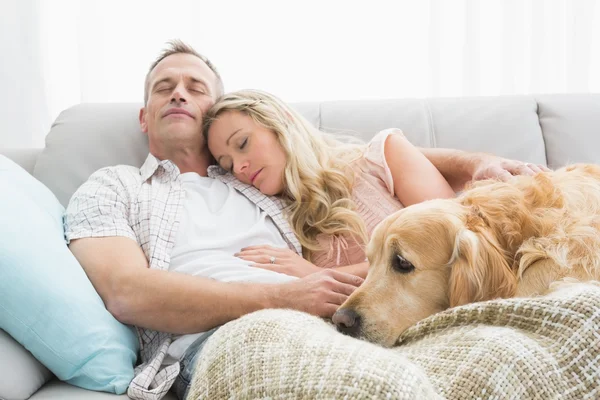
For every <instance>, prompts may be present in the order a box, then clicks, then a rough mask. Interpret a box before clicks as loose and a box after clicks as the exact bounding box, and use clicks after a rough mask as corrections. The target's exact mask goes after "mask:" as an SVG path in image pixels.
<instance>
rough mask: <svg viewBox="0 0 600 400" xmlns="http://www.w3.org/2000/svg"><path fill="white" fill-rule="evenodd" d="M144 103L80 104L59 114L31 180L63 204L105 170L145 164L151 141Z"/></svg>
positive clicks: (47, 137)
mask: <svg viewBox="0 0 600 400" xmlns="http://www.w3.org/2000/svg"><path fill="white" fill-rule="evenodd" d="M140 107H141V104H135V103H128V104H118V103H115V104H113V103H111V104H79V105H77V106H74V107H71V108H69V109H67V110H65V111H63V112H62V113H60V115H59V116H58V118H57V119H56V121H55V122H54V123H53V124H52V129H51V130H50V133H49V134H48V136H46V147H45V148H44V150H43V151H42V153H41V154H40V155H39V157H38V159H37V162H36V164H35V167H34V169H33V176H35V177H36V178H37V179H39V180H40V181H41V182H42V183H43V184H44V185H46V186H47V187H48V188H49V189H50V190H52V192H53V193H54V194H55V195H56V197H57V198H58V200H59V201H60V202H61V204H62V205H63V206H65V207H66V205H67V204H68V202H69V199H70V198H71V196H72V195H73V193H75V190H77V188H78V187H79V186H81V184H82V183H83V182H85V181H86V180H87V178H89V176H90V175H91V174H92V173H93V172H95V171H97V170H98V169H100V168H102V167H107V166H110V165H117V164H126V165H134V166H137V167H139V166H141V165H142V164H143V162H144V160H145V159H146V157H147V156H148V138H147V136H146V135H144V134H143V133H142V131H141V130H140V125H139V122H138V119H137V117H138V114H139V110H140Z"/></svg>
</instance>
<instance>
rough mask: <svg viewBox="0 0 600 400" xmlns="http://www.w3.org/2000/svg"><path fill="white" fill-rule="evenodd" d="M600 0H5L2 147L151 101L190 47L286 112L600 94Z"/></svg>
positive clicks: (0, 28)
mask: <svg viewBox="0 0 600 400" xmlns="http://www.w3.org/2000/svg"><path fill="white" fill-rule="evenodd" d="M599 2H600V0H485V1H481V0H393V1H392V0H369V1H368V2H365V1H352V0H295V1H294V0H289V1H281V0H253V1H248V0H228V1H215V0H204V1H200V0H178V1H177V2H168V1H165V0H144V1H142V0H138V1H133V0H103V1H96V0H52V1H50V0H48V1H46V0H37V1H36V0H2V4H1V10H2V12H1V13H0V54H2V61H1V62H0V88H1V90H0V147H18V146H30V145H32V144H33V145H41V144H42V143H43V138H44V135H45V134H46V132H47V131H48V129H49V126H50V121H53V120H54V119H55V118H56V116H57V115H58V114H59V112H60V111H62V110H63V109H65V108H67V107H70V106H72V105H74V104H78V103H80V102H123V101H125V102H130V101H141V99H142V92H143V79H144V75H145V73H146V71H147V68H148V66H149V65H150V63H151V62H152V60H153V59H154V58H155V57H156V55H157V54H158V53H159V51H160V50H161V49H162V47H163V46H164V43H165V42H166V41H167V40H169V39H172V38H181V39H183V40H184V41H186V42H188V43H190V44H191V45H193V46H194V47H195V48H196V49H197V50H198V51H200V52H201V53H203V54H205V55H207V56H208V57H209V58H210V59H211V60H212V61H213V62H214V63H215V64H216V65H217V67H218V68H219V70H220V72H221V74H222V76H223V79H224V82H225V88H226V90H228V91H230V90H237V89H242V88H259V89H263V90H267V91H270V92H273V93H274V94H276V95H278V96H279V97H281V98H283V99H284V100H286V101H320V100H336V99H373V98H393V97H396V98H399V97H435V96H465V95H466V96H479V95H506V94H527V93H550V92H554V93H561V92H600V74H599V73H598V71H600V4H598V3H599Z"/></svg>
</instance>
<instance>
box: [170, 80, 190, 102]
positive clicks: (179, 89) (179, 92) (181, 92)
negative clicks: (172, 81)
mask: <svg viewBox="0 0 600 400" xmlns="http://www.w3.org/2000/svg"><path fill="white" fill-rule="evenodd" d="M187 97H188V96H187V91H186V89H185V87H184V86H183V85H182V84H179V85H177V86H176V87H175V89H174V90H173V94H172V95H171V103H176V104H181V103H187Z"/></svg>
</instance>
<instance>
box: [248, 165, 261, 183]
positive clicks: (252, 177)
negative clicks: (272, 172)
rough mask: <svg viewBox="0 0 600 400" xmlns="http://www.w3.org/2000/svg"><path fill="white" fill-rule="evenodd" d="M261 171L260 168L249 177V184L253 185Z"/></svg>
mask: <svg viewBox="0 0 600 400" xmlns="http://www.w3.org/2000/svg"><path fill="white" fill-rule="evenodd" d="M261 171H262V168H261V169H259V170H258V171H256V172H255V173H254V175H252V176H251V177H250V183H254V180H256V177H257V176H258V174H260V172H261Z"/></svg>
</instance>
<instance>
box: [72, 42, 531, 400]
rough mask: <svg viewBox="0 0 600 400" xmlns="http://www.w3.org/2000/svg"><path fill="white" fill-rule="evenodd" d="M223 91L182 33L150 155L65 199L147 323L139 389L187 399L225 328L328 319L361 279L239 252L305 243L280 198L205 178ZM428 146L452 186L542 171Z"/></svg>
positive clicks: (75, 239)
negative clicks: (288, 313) (303, 273)
mask: <svg viewBox="0 0 600 400" xmlns="http://www.w3.org/2000/svg"><path fill="white" fill-rule="evenodd" d="M222 93H223V84H222V82H221V78H220V76H219V75H218V73H217V71H216V69H215V67H214V66H213V65H212V64H211V63H210V61H209V60H207V59H206V58H204V57H203V56H201V55H200V54H198V53H197V52H195V51H194V50H193V49H192V48H191V47H189V46H187V45H185V44H183V43H181V42H179V41H175V42H172V43H171V46H170V48H168V49H167V50H166V51H165V52H163V53H162V54H161V55H160V57H159V58H158V59H157V60H156V61H155V62H154V64H153V65H152V66H151V68H150V70H149V72H148V74H147V76H146V83H145V96H144V97H145V99H144V100H145V104H144V107H143V108H142V109H141V110H140V116H139V119H140V125H141V128H142V131H143V132H145V133H146V134H147V135H148V142H149V148H150V154H149V155H148V158H147V159H146V161H145V163H144V164H143V165H142V167H141V168H139V169H137V168H133V167H129V166H116V167H109V168H104V169H101V170H99V171H97V172H96V173H94V174H93V175H92V176H91V177H90V178H89V180H88V181H87V182H86V183H85V184H84V185H82V187H81V188H79V190H78V191H77V192H76V193H75V194H74V195H73V198H72V199H71V201H70V203H69V206H68V208H67V212H66V216H65V221H66V222H65V225H66V235H67V239H68V240H69V241H70V245H69V246H70V249H71V251H72V252H73V254H74V255H75V256H76V257H77V259H78V260H79V262H80V263H81V265H82V267H83V268H84V269H85V271H86V273H87V275H88V276H89V278H90V280H91V282H92V283H93V285H94V287H95V288H96V290H97V291H98V293H99V294H100V296H101V297H102V299H103V301H104V303H105V304H106V307H107V309H108V310H109V311H110V312H111V313H112V314H113V315H114V316H115V318H117V319H118V320H119V321H121V322H123V323H126V324H131V325H135V326H136V327H138V332H139V334H140V339H141V340H140V342H141V359H142V362H143V363H144V364H143V365H142V366H140V367H138V368H137V369H136V376H135V378H134V379H133V381H132V382H131V385H130V387H129V391H128V394H129V396H130V397H132V398H139V399H156V398H160V397H162V396H163V395H164V394H165V393H166V392H167V391H168V390H169V388H170V387H171V385H172V384H173V383H174V384H175V386H174V389H175V392H176V394H177V395H178V396H179V397H180V398H183V397H184V396H185V394H186V391H187V389H188V385H189V381H190V380H191V376H192V374H193V366H194V365H195V360H196V357H198V355H199V354H200V351H201V349H202V346H203V344H204V342H205V340H206V339H207V338H208V337H209V336H210V335H211V334H212V333H213V332H214V330H215V329H216V327H218V326H220V325H222V324H224V323H226V322H228V321H231V320H234V319H236V318H238V317H240V316H242V315H245V314H247V313H250V312H253V311H256V310H260V309H264V308H292V309H296V310H300V311H305V312H308V313H311V314H314V315H318V316H322V317H330V316H331V315H333V313H334V312H335V310H336V309H337V307H338V306H339V305H341V304H342V303H343V302H344V301H345V299H346V298H347V297H348V296H349V295H350V294H351V293H352V292H353V290H354V289H355V288H356V287H358V286H359V285H360V284H361V282H362V279H361V278H358V277H356V276H353V275H348V274H344V273H341V272H339V271H335V270H324V271H322V272H319V273H316V274H313V275H310V276H308V277H305V278H303V279H295V278H292V277H288V276H285V275H282V274H277V273H275V272H271V271H265V270H261V269H257V268H250V267H248V265H247V264H246V263H245V262H244V261H242V260H240V259H237V258H236V257H234V256H233V254H234V253H235V252H236V251H238V250H239V249H240V248H242V247H244V246H249V245H253V244H265V243H266V244H271V245H273V246H278V247H286V246H287V247H289V248H291V249H293V250H295V251H296V252H297V253H299V254H301V249H300V246H299V244H298V241H297V239H296V237H295V235H294V234H293V233H292V230H291V229H290V227H289V225H288V223H287V221H286V219H285V218H284V216H283V215H282V212H281V209H282V207H281V204H280V203H278V201H277V200H276V199H273V198H269V197H266V196H264V195H262V194H261V193H260V192H259V191H258V190H256V189H255V188H253V187H251V186H246V185H243V184H240V183H239V182H236V181H233V180H231V179H229V178H228V177H227V176H215V177H214V178H216V179H212V178H208V177H207V170H208V166H209V163H210V160H211V157H210V155H209V153H208V149H207V147H206V144H205V143H204V139H203V136H202V134H201V125H202V117H203V115H204V113H205V112H206V111H207V110H208V109H209V108H210V106H211V105H213V104H214V102H215V100H216V99H217V98H218V97H219V96H220V95H221V94H222ZM423 152H424V154H425V155H426V156H427V157H428V158H429V159H430V160H431V161H432V162H433V163H434V165H436V167H437V168H438V169H439V170H440V171H441V172H442V173H443V174H444V176H445V177H446V178H447V179H448V180H449V182H451V184H452V185H453V187H458V186H461V185H462V184H464V183H465V182H466V181H468V180H470V179H472V178H474V177H475V178H483V177H487V176H497V175H501V174H509V173H513V174H514V173H535V172H538V171H539V169H538V167H534V166H527V165H525V164H523V163H519V162H516V161H510V160H504V159H500V158H497V157H493V156H488V155H481V154H467V153H464V152H460V151H456V150H445V149H423ZM172 272H179V273H172ZM211 278H212V279H211ZM199 332H200V333H199ZM159 370H161V371H160V373H159V374H157V371H159Z"/></svg>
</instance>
